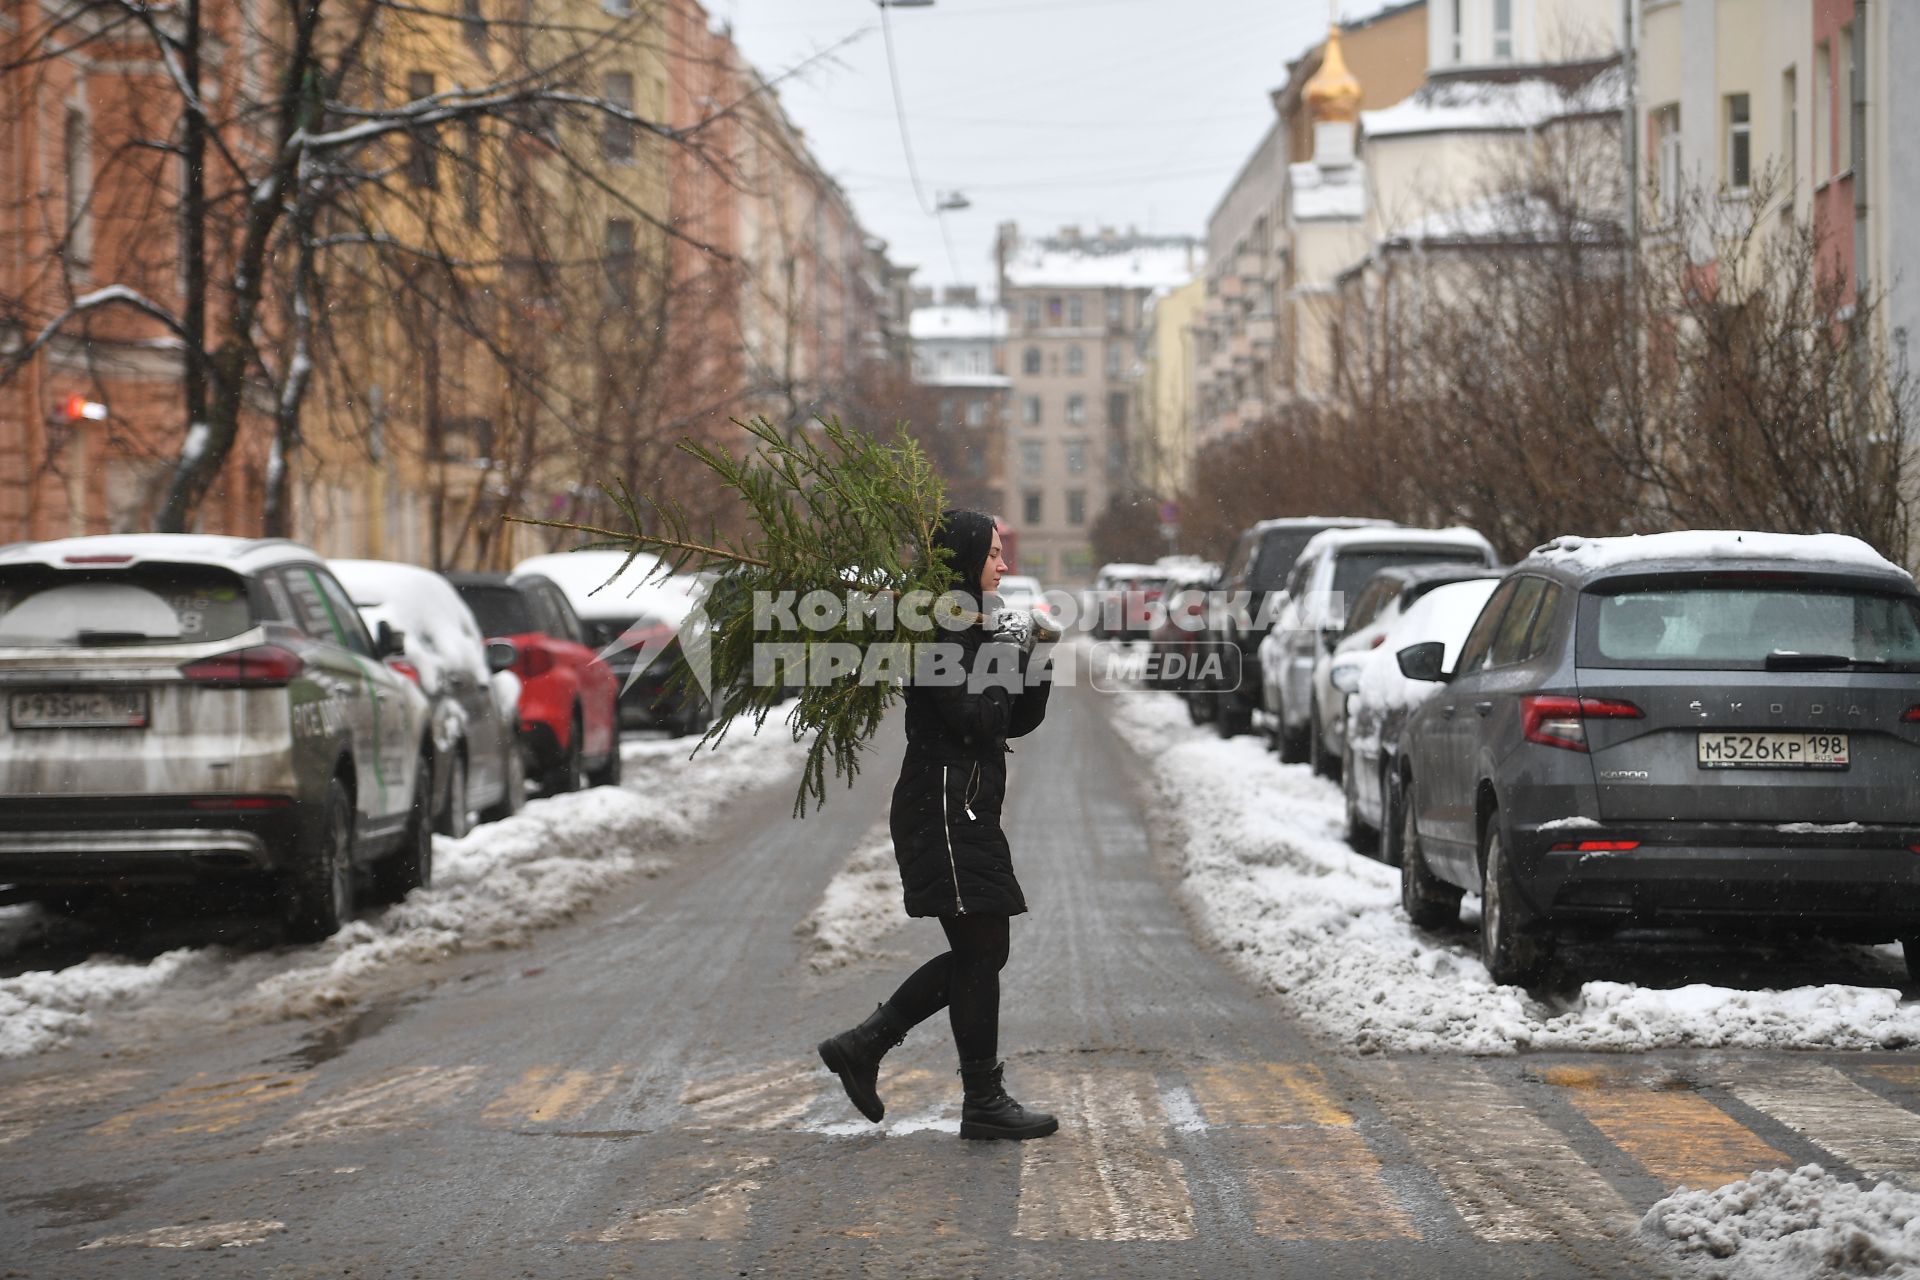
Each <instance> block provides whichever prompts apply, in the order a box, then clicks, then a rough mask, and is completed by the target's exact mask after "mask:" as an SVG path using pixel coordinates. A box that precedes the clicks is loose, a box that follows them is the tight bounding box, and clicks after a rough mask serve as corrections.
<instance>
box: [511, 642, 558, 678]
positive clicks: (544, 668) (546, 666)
mask: <svg viewBox="0 0 1920 1280" xmlns="http://www.w3.org/2000/svg"><path fill="white" fill-rule="evenodd" d="M551 670H553V651H552V650H550V649H548V648H546V647H545V646H544V645H533V644H530V645H524V646H522V647H521V649H520V660H519V661H518V662H516V663H514V664H513V674H515V675H517V676H519V677H520V678H521V679H522V680H531V679H533V678H534V677H535V676H543V675H545V674H547V672H549V671H551Z"/></svg>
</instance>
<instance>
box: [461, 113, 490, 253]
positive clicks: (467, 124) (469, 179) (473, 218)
mask: <svg viewBox="0 0 1920 1280" xmlns="http://www.w3.org/2000/svg"><path fill="white" fill-rule="evenodd" d="M461 131H462V132H463V133H465V134H466V139H467V154H466V168H465V169H464V170H463V171H462V172H461V174H460V206H461V212H463V213H464V214H465V215H466V218H467V225H468V226H470V227H477V226H479V225H480V175H481V174H482V173H484V172H486V169H485V165H486V157H485V156H484V155H482V154H481V152H480V148H481V147H482V146H484V145H485V141H486V140H485V137H484V135H483V134H482V133H481V131H480V117H479V116H468V117H467V118H466V120H465V121H463V122H462V124H461Z"/></svg>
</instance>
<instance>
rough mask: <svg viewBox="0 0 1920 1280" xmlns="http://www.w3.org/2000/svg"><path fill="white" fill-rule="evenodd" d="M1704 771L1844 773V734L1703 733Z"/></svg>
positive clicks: (1700, 751)
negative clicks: (1772, 770) (1832, 770)
mask: <svg viewBox="0 0 1920 1280" xmlns="http://www.w3.org/2000/svg"><path fill="white" fill-rule="evenodd" d="M1698 750H1699V761H1700V767H1701V768H1702V769H1844V768H1846V767H1847V766H1848V765H1849V764H1851V763H1852V760H1851V759H1850V758H1849V756H1848V755H1847V735H1846V734H1844V733H1703V734H1701V735H1700V739H1699V747H1698Z"/></svg>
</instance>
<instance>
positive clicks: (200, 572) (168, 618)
mask: <svg viewBox="0 0 1920 1280" xmlns="http://www.w3.org/2000/svg"><path fill="white" fill-rule="evenodd" d="M253 624H254V620H253V611H252V609H251V607H250V606H249V604H248V601H247V588H246V584H245V582H243V581H242V580H241V579H240V578H239V577H238V576H236V575H234V574H232V573H229V572H227V571H226V570H224V569H216V568H211V567H205V568H203V567H200V566H197V565H164V564H154V565H142V566H138V567H135V568H132V569H123V570H114V571H111V572H107V571H102V572H97V573H96V572H78V573H74V572H64V571H61V570H58V569H48V568H42V567H38V566H19V567H15V568H11V569H6V570H0V646H7V647H12V648H22V649H45V648H68V647H72V646H76V645H77V646H81V647H86V648H99V647H106V646H110V645H138V644H193V643H197V642H200V641H214V640H227V639H231V638H232V637H234V636H237V635H239V634H240V633H241V632H243V631H246V630H248V629H249V628H250V627H252V626H253Z"/></svg>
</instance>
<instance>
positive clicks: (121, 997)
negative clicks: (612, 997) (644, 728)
mask: <svg viewBox="0 0 1920 1280" xmlns="http://www.w3.org/2000/svg"><path fill="white" fill-rule="evenodd" d="M691 746H692V743H691V741H690V740H687V739H680V740H647V741H640V742H628V743H626V744H624V745H623V748H622V752H621V757H622V762H623V767H624V772H625V780H624V783H623V785H622V786H620V787H617V788H616V787H596V788H593V789H591V790H588V791H579V792H574V793H572V794H569V795H562V796H555V797H552V798H550V799H544V800H533V801H529V802H528V804H527V806H526V807H525V808H524V809H523V810H522V811H521V812H520V813H518V814H515V815H514V816H513V817H510V818H506V819H503V820H501V821H499V822H491V823H485V824H482V825H481V826H478V827H476V828H474V830H473V831H472V832H471V833H470V834H469V835H467V836H465V837H463V838H462V839H459V840H449V839H447V838H445V837H442V836H436V837H434V859H433V860H434V874H433V887H432V888H430V889H420V890H416V891H414V892H413V893H411V894H409V895H408V896H407V898H406V900H405V901H404V902H401V903H398V904H396V905H394V906H392V907H389V908H387V909H386V910H384V911H379V912H374V913H369V914H366V915H364V916H362V917H361V918H359V919H356V920H354V921H352V922H351V923H349V924H348V925H347V926H346V927H344V928H343V929H341V930H340V931H339V932H338V933H336V934H334V935H333V936H332V937H331V938H328V939H327V940H326V941H324V942H321V943H317V944H315V945H313V946H311V947H299V948H283V949H279V950H273V951H258V952H241V951H236V950H234V949H232V948H228V947H221V946H208V947H188V948H181V949H177V950H173V951H168V952H165V953H163V954H161V955H159V956H156V957H155V958H153V959H151V960H148V961H145V962H137V961H129V960H127V959H125V958H121V957H112V956H100V957H95V958H91V959H88V960H85V961H83V962H81V963H78V964H73V965H69V966H67V967H65V968H61V969H53V970H45V971H32V972H27V973H22V974H19V975H18V976H15V977H11V978H4V979H0V1058H12V1057H21V1056H24V1055H27V1054H32V1053H40V1052H44V1051H46V1050H49V1049H54V1048H58V1047H60V1046H62V1045H65V1044H67V1043H68V1042H70V1041H71V1040H72V1039H74V1038H75V1037H77V1036H81V1035H84V1034H87V1033H89V1032H91V1031H95V1030H98V1029H100V1026H101V1025H102V1023H103V1022H107V1021H112V1020H115V1019H120V1018H125V1017H128V1016H130V1015H141V1016H155V1017H165V1016H168V1015H172V1016H176V1017H184V1016H193V1017H198V1018H204V1017H208V1016H213V1017H216V1018H217V1017H223V1016H239V1017H265V1018H281V1017H311V1016H314V1015H317V1014H321V1013H325V1012H328V1011H330V1010H334V1009H338V1008H341V1007H343V1006H346V1005H348V1004H351V1003H353V1002H355V1001H356V1000H358V999H360V998H361V997H362V996H363V995H364V994H366V993H367V992H368V991H370V990H371V989H372V988H373V987H374V986H375V984H376V983H377V982H378V981H380V980H381V978H382V975H387V974H390V973H391V971H393V970H394V969H395V968H396V967H398V966H400V965H404V964H407V963H411V962H419V961H427V960H433V959H436V958H439V957H443V956H450V955H456V954H459V953H461V952H464V951H472V950H475V949H479V948H487V947H516V946H522V945H524V944H526V942H527V941H528V940H529V937H530V935H531V934H532V933H533V932H534V931H535V930H539V929H544V928H549V927H552V926H554V925H557V924H560V923H562V922H564V921H566V920H568V919H570V918H571V917H573V916H574V915H575V914H576V913H578V912H579V911H580V910H582V909H583V908H585V907H587V906H589V905H590V904H592V903H593V902H594V900H595V899H596V898H598V897H599V896H600V895H601V894H603V893H605V892H606V891H607V890H608V889H610V888H611V887H613V886H614V885H617V884H619V883H620V882H622V881H625V880H629V879H631V878H633V877H636V876H643V875H656V874H658V873H659V872H660V871H661V870H663V869H665V868H666V867H668V866H669V865H671V864H670V861H669V859H668V856H667V855H669V854H671V853H672V852H673V851H674V850H675V849H676V848H678V847H679V846H681V845H683V844H685V843H687V842H688V841H689V840H691V839H693V838H694V837H695V836H696V835H697V834H699V833H700V832H701V831H702V830H703V829H704V828H706V827H707V826H708V824H710V823H711V822H712V821H713V820H714V819H715V818H716V817H717V816H718V815H719V814H720V813H721V812H722V811H723V810H724V809H725V808H726V807H727V806H729V805H730V804H732V803H734V802H735V801H737V800H738V799H739V798H740V797H742V796H743V795H745V794H747V793H748V792H750V791H754V790H758V789H760V788H763V787H767V786H791V785H793V784H794V781H795V779H796V778H797V775H798V769H799V764H800V760H801V758H802V756H803V755H804V752H805V746H804V744H800V743H795V742H793V741H792V738H791V734H790V731H789V730H788V728H787V727H786V724H785V719H784V716H783V715H782V714H781V713H780V712H778V711H776V712H775V713H774V714H773V715H770V716H769V717H768V723H767V727H766V730H765V731H764V732H763V733H760V734H758V735H755V734H753V733H752V732H751V729H750V726H741V727H739V728H736V729H735V730H734V731H733V732H731V733H729V734H728V735H727V737H726V739H725V740H724V741H723V742H722V743H721V745H720V748H719V750H718V751H716V752H707V751H702V752H700V754H699V755H698V757H697V758H694V759H689V758H688V752H689V750H690V748H691ZM0 916H4V918H0V935H6V936H7V938H8V940H9V941H11V942H12V943H13V944H14V945H13V947H12V948H10V949H12V950H15V951H17V950H18V949H19V948H21V947H24V946H29V945H31V944H32V943H33V942H34V940H35V934H36V933H37V932H42V931H44V930H45V928H47V927H48V926H47V925H46V924H45V922H44V920H43V919H37V918H36V909H34V908H9V909H5V911H4V912H0Z"/></svg>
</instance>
